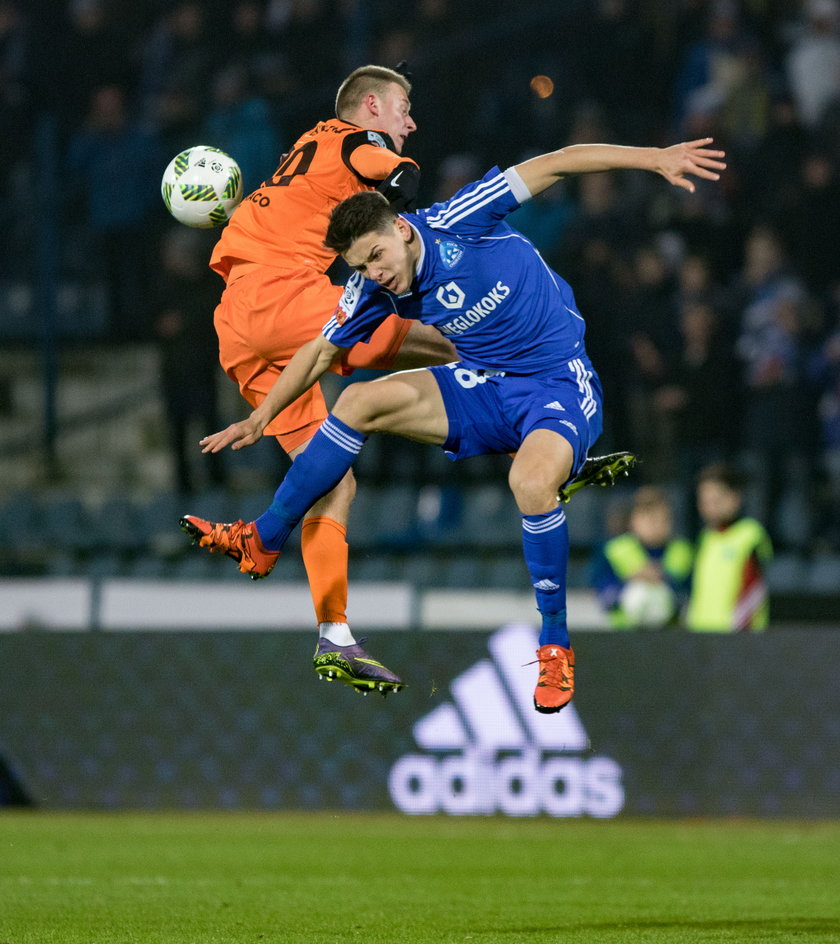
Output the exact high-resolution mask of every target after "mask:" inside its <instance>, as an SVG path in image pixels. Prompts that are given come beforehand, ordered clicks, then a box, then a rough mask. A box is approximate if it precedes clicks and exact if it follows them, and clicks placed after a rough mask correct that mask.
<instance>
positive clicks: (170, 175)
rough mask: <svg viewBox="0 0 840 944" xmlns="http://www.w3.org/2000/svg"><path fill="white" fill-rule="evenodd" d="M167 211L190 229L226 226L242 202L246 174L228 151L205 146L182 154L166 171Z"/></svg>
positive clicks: (164, 194) (163, 183)
mask: <svg viewBox="0 0 840 944" xmlns="http://www.w3.org/2000/svg"><path fill="white" fill-rule="evenodd" d="M160 192H161V196H162V197H163V202H164V203H165V204H166V209H167V210H169V212H170V213H171V214H172V215H173V216H174V217H175V219H176V220H178V222H179V223H184V224H185V225H186V226H195V227H198V228H199V229H210V228H211V227H213V226H224V224H225V223H227V221H228V220H229V219H230V216H231V213H233V211H234V210H235V209H236V207H237V205H238V204H239V202H240V201H241V200H242V171H241V170H240V169H239V165H238V164H237V163H236V161H235V160H234V159H233V158H232V157H231V156H230V155H229V154H225V152H224V151H220V150H219V149H218V148H214V147H207V146H205V145H203V144H199V145H196V146H195V147H191V148H187V149H186V151H181V153H180V154H177V155H176V156H175V157H173V158H172V160H171V161H170V162H169V166H168V167H167V168H166V170H165V171H164V172H163V180H162V181H161V184H160Z"/></svg>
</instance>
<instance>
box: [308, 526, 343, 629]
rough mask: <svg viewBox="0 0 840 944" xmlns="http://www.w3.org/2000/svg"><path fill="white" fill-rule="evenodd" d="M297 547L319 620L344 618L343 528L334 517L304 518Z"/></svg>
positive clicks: (341, 621)
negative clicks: (301, 557) (298, 546)
mask: <svg viewBox="0 0 840 944" xmlns="http://www.w3.org/2000/svg"><path fill="white" fill-rule="evenodd" d="M300 550H301V553H302V555H303V563H304V566H305V567H306V575H307V577H308V578H309V590H310V592H311V594H312V602H313V603H314V604H315V616H316V617H317V620H318V622H319V623H346V622H347V528H345V527H344V525H343V524H339V523H338V522H337V521H336V520H335V519H334V518H327V517H325V516H323V515H318V516H317V517H314V518H304V521H303V525H302V527H301V532H300Z"/></svg>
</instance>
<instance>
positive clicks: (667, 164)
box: [516, 138, 726, 196]
mask: <svg viewBox="0 0 840 944" xmlns="http://www.w3.org/2000/svg"><path fill="white" fill-rule="evenodd" d="M713 140H714V139H713V138H699V139H698V140H696V141H684V142H682V143H681V144H673V145H671V147H666V148H658V147H650V148H640V147H623V146H621V145H618V144H573V145H571V146H570V147H567V148H562V149H561V150H559V151H552V152H551V153H549V154H541V155H540V156H539V157H533V158H531V160H529V161H524V162H523V163H522V164H517V165H516V170H517V171H518V173H519V176H520V177H521V178H522V180H523V182H524V183H525V186H526V187H527V188H528V190H530V192H531V193H532V194H533V195H535V196H536V194H538V193H542V191H543V190H546V189H547V188H548V187H550V186H551V185H552V184H554V183H556V182H557V181H558V180H560V179H562V178H563V177H566V176H567V175H569V174H593V173H597V172H599V171H605V170H620V169H627V170H649V171H653V172H654V173H657V174H661V175H662V176H663V177H664V178H665V179H666V180H667V181H668V182H669V183H671V184H673V185H674V186H675V187H683V188H684V189H685V190H688V191H689V192H690V193H694V190H695V187H694V181H693V180H691V179H690V177H702V178H704V179H705V180H719V179H720V173H721V171H723V170H725V169H726V164H725V163H724V162H723V159H724V157H726V152H725V151H717V150H712V149H711V148H710V147H709V145H710V144H711V143H712V141H713Z"/></svg>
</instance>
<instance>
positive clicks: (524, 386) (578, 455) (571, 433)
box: [428, 357, 603, 475]
mask: <svg viewBox="0 0 840 944" xmlns="http://www.w3.org/2000/svg"><path fill="white" fill-rule="evenodd" d="M428 369H429V370H430V371H431V372H432V374H434V377H435V380H436V381H437V383H438V386H439V387H440V392H441V395H442V396H443V403H444V406H445V407H446V417H447V419H448V421H449V435H448V437H447V439H446V442H445V443H444V444H443V450H444V452H445V453H446V454H447V455H448V456H449V458H450V459H453V460H455V459H467V458H469V457H470V456H480V455H485V454H487V453H507V452H516V451H517V450H518V449H519V447H520V445H521V444H522V440H523V439H524V438H525V437H526V436H527V435H528V433H531V432H533V431H534V430H535V429H550V430H552V431H553V432H555V433H558V434H559V435H560V436H562V437H563V438H564V439H566V440H568V441H569V443H570V444H571V446H572V448H573V450H574V454H575V458H574V465H573V467H572V474H573V475H574V474H575V473H576V472H577V471H578V469H579V468H580V466H581V465H582V464H583V461H584V460H585V459H586V454H587V452H588V451H589V449H590V448H591V446H592V445H593V444H594V443H595V440H596V439H597V438H598V437H599V436H600V435H601V429H602V427H603V421H602V394H601V382H600V380H599V379H598V375H597V374H596V373H595V371H594V370H593V368H592V365H591V364H590V363H589V359H588V358H586V357H577V358H575V359H574V360H572V361H569V362H568V363H567V364H564V365H563V366H562V367H561V368H559V369H558V371H557V373H556V374H553V375H552V376H550V377H546V376H544V375H541V376H539V377H521V376H513V375H511V374H506V373H504V372H503V371H491V370H471V369H469V368H466V367H463V366H462V365H461V364H460V363H457V362H456V363H454V364H444V365H442V366H440V367H430V368H428Z"/></svg>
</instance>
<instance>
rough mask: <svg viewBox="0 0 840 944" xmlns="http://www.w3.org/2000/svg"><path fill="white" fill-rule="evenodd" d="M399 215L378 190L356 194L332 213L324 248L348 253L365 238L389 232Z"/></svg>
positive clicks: (343, 201)
mask: <svg viewBox="0 0 840 944" xmlns="http://www.w3.org/2000/svg"><path fill="white" fill-rule="evenodd" d="M396 217H397V214H396V213H395V212H394V210H393V209H392V208H391V204H390V203H388V201H387V200H386V199H385V197H383V196H382V194H381V193H377V192H376V191H375V190H364V191H362V193H354V194H353V196H352V197H348V198H347V199H346V200H342V201H341V203H339V204H338V206H337V207H336V208H335V209H334V210H333V211H332V213H331V214H330V223H329V226H327V235H326V236H325V237H324V245H325V246H326V247H327V249H332V251H333V252H337V253H345V252H347V250H348V249H349V248H350V246H351V245H352V244H353V243H354V242H355V241H356V240H357V239H359V238H360V237H361V236H364V235H366V234H367V233H376V232H385V231H386V230H387V229H388V226H389V225H390V224H391V223H393V222H394V220H395V219H396Z"/></svg>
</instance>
